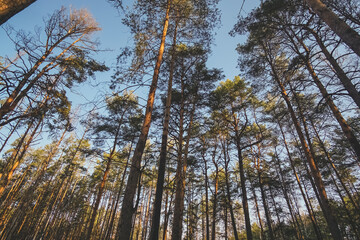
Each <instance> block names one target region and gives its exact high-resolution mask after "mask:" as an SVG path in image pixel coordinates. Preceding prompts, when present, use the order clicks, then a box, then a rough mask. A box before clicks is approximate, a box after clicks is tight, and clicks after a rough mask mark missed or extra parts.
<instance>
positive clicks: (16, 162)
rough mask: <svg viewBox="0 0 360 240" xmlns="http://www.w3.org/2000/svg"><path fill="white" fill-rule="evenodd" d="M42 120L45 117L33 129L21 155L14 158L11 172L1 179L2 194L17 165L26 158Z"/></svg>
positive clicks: (0, 191) (0, 190)
mask: <svg viewBox="0 0 360 240" xmlns="http://www.w3.org/2000/svg"><path fill="white" fill-rule="evenodd" d="M42 120H43V117H42V118H41V119H40V120H39V122H38V123H37V125H36V126H35V128H34V130H33V131H32V133H31V134H30V136H29V139H28V140H27V141H26V143H25V145H24V146H23V149H22V151H21V153H20V155H19V156H18V157H16V158H15V159H14V164H13V165H12V167H11V169H10V171H9V172H7V173H6V174H5V175H4V176H3V180H2V181H1V185H0V196H1V195H2V193H3V191H4V190H5V187H6V186H7V185H8V184H9V182H10V180H11V178H12V176H13V174H14V172H15V170H16V169H17V167H18V166H19V164H20V163H21V161H22V160H23V159H24V156H25V154H26V152H27V149H28V148H29V146H30V144H31V143H32V140H33V138H34V136H35V134H36V133H37V132H38V129H39V127H40V126H41V124H42Z"/></svg>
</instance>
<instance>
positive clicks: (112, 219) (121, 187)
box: [105, 140, 133, 239]
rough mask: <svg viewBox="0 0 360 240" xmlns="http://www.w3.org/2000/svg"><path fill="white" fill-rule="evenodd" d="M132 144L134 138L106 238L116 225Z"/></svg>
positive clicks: (130, 148) (109, 236) (108, 237)
mask: <svg viewBox="0 0 360 240" xmlns="http://www.w3.org/2000/svg"><path fill="white" fill-rule="evenodd" d="M132 145H133V140H132V141H131V144H130V147H129V154H128V157H127V160H126V164H125V167H124V172H123V174H122V177H121V182H120V187H119V190H118V194H117V197H116V203H115V207H114V211H113V213H112V216H111V220H110V224H109V228H108V231H107V234H106V237H105V239H110V238H111V234H112V231H113V225H114V221H115V215H116V210H117V207H118V204H119V202H120V197H121V193H122V189H123V186H124V182H125V177H126V173H127V169H128V165H129V160H130V155H131V150H132Z"/></svg>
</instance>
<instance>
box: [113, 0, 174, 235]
mask: <svg viewBox="0 0 360 240" xmlns="http://www.w3.org/2000/svg"><path fill="white" fill-rule="evenodd" d="M170 5H171V0H168V1H167V8H166V16H165V21H164V28H163V33H162V37H161V43H160V48H159V53H158V57H157V61H156V65H155V69H154V75H153V79H152V82H151V86H150V92H149V96H148V100H147V105H146V112H145V118H144V122H143V125H142V127H141V133H140V137H139V140H138V142H137V144H136V148H135V152H134V156H133V158H132V163H131V168H130V172H129V177H128V181H127V185H126V189H125V193H124V199H123V204H122V208H121V213H120V220H119V239H120V240H121V239H129V237H130V234H131V223H132V219H133V215H134V213H135V211H136V209H135V208H134V206H133V204H134V197H135V192H136V186H137V183H138V179H139V176H140V167H141V157H142V155H143V152H144V149H145V144H146V140H147V137H148V133H149V129H150V125H151V115H152V111H153V105H154V100H155V92H156V88H157V82H158V77H159V71H160V66H161V62H162V56H163V53H164V48H165V38H166V34H167V29H168V24H169V12H170Z"/></svg>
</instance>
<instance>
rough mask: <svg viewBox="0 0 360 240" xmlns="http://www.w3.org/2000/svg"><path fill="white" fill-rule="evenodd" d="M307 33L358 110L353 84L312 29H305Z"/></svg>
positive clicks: (357, 96)
mask: <svg viewBox="0 0 360 240" xmlns="http://www.w3.org/2000/svg"><path fill="white" fill-rule="evenodd" d="M307 29H308V30H309V32H310V33H311V34H312V35H313V36H314V37H315V39H316V42H317V43H318V45H319V47H320V49H321V51H322V52H323V54H324V55H325V57H326V59H327V60H328V61H329V63H330V64H331V66H332V67H333V70H334V71H335V73H336V75H337V76H338V78H339V80H340V82H341V83H342V85H343V86H344V87H345V89H346V91H347V92H348V93H349V96H350V97H351V98H352V99H353V100H354V102H355V103H356V105H357V106H358V108H360V94H359V92H358V91H357V90H356V88H355V86H354V84H353V83H352V82H351V80H350V79H349V78H348V76H347V75H346V73H345V72H344V70H343V69H342V68H341V67H340V65H339V64H338V63H337V61H336V59H335V58H334V57H333V56H332V55H331V53H330V52H329V51H328V50H327V48H326V46H325V45H324V43H323V41H322V40H321V38H320V36H319V35H318V34H317V32H315V31H314V29H310V28H307Z"/></svg>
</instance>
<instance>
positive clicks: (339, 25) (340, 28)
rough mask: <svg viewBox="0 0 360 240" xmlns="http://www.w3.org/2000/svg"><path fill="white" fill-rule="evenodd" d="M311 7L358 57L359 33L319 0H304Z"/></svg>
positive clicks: (359, 54) (359, 47)
mask: <svg viewBox="0 0 360 240" xmlns="http://www.w3.org/2000/svg"><path fill="white" fill-rule="evenodd" d="M305 1H306V2H307V3H308V5H309V6H310V7H311V9H312V10H313V11H314V12H315V13H316V14H317V15H318V16H319V17H320V18H321V20H323V21H324V22H325V23H326V24H327V25H328V26H329V27H330V28H331V29H332V30H333V31H334V32H335V33H336V34H337V35H338V36H339V37H340V38H341V40H343V41H344V43H345V44H346V45H348V46H349V47H350V48H351V49H352V50H353V51H354V52H355V53H356V54H357V55H358V56H359V57H360V44H359V42H360V35H359V34H358V33H357V32H356V31H355V30H354V29H352V28H351V27H350V26H349V25H347V24H346V23H345V22H344V21H343V20H341V19H340V18H339V16H337V15H336V14H335V13H334V12H333V11H331V10H330V9H329V8H328V7H327V6H326V5H325V4H324V3H323V2H321V0H305Z"/></svg>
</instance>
